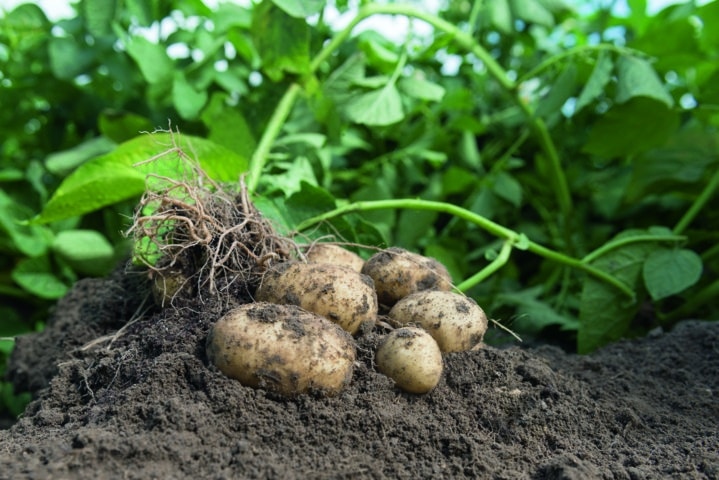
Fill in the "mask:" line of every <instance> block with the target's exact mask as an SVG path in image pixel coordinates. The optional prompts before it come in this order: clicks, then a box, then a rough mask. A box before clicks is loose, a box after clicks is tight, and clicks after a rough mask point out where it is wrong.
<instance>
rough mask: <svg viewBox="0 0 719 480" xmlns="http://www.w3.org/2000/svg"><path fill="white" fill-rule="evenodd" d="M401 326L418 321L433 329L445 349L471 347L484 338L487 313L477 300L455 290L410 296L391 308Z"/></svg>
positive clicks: (438, 341)
mask: <svg viewBox="0 0 719 480" xmlns="http://www.w3.org/2000/svg"><path fill="white" fill-rule="evenodd" d="M389 317H390V318H391V319H392V321H394V322H395V323H397V324H399V325H408V324H416V325H418V326H420V327H422V328H423V329H424V330H426V331H427V332H429V334H430V335H432V338H434V339H435V340H436V341H437V344H438V345H439V348H440V349H441V350H442V351H443V352H461V351H464V350H469V349H471V348H472V347H474V346H475V345H477V344H478V343H480V342H481V341H482V339H483V338H484V333H485V332H486V331H487V323H488V321H487V315H486V314H485V313H484V310H482V308H481V307H480V306H479V305H477V302H475V301H474V299H472V298H469V297H465V296H464V295H460V294H458V293H454V292H442V291H424V292H417V293H413V294H411V295H408V296H406V297H404V298H403V299H401V300H400V301H398V302H397V303H396V304H395V305H394V307H392V309H391V310H390V311H389Z"/></svg>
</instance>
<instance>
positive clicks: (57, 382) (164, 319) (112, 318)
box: [0, 272, 719, 479]
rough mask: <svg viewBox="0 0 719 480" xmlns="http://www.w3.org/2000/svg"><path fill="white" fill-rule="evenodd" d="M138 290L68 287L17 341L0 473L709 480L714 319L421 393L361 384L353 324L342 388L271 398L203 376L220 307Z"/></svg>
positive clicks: (363, 371) (503, 360) (718, 329)
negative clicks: (174, 304)
mask: <svg viewBox="0 0 719 480" xmlns="http://www.w3.org/2000/svg"><path fill="white" fill-rule="evenodd" d="M138 278H139V277H138V276H137V275H126V274H123V273H121V272H120V273H116V274H114V275H113V276H112V277H110V278H108V279H104V280H83V281H81V282H80V283H79V284H78V285H77V286H76V287H75V288H74V290H73V291H72V292H71V293H70V294H69V295H68V296H67V297H66V298H64V299H63V300H62V301H61V302H60V303H59V304H58V306H57V308H56V311H55V313H54V317H53V319H52V321H51V322H50V324H49V325H48V328H47V329H46V331H45V332H43V333H40V334H34V335H30V336H28V337H25V338H22V339H19V340H18V342H17V348H16V350H15V353H14V356H13V358H12V359H11V364H10V375H11V379H12V381H13V382H14V383H15V385H16V387H17V388H18V389H20V390H30V391H32V392H34V393H35V395H36V397H37V399H36V400H35V401H33V403H31V404H30V406H29V407H28V409H27V411H26V412H25V414H24V416H23V417H22V418H21V419H20V420H19V422H17V423H16V424H15V425H14V426H13V427H12V428H11V429H9V430H4V431H1V432H0V478H8V479H21V478H73V479H115V478H126V479H150V478H161V479H168V478H192V479H197V478H203V479H205V478H206V479H220V478H228V479H231V478H232V479H234V478H249V479H252V478H282V479H292V478H298V479H299V478H302V479H304V478H407V479H410V478H412V479H414V478H506V479H521V478H532V479H582V478H591V479H597V478H599V479H601V478H606V479H610V478H611V479H655V478H707V479H709V478H719V427H718V422H717V421H718V419H719V397H718V395H719V323H706V322H695V321H690V322H684V323H682V324H680V325H678V326H677V327H676V328H675V329H674V330H673V331H672V332H669V333H657V334H654V335H651V336H649V337H647V338H644V339H640V340H635V341H629V342H622V343H618V344H615V345H612V346H610V347H608V348H605V349H603V350H601V351H599V352H596V353H594V354H592V355H589V356H575V355H568V354H565V353H563V352H562V351H560V350H558V349H556V348H553V347H540V348H536V349H526V348H518V347H512V348H508V349H496V348H492V347H486V348H483V349H481V350H478V351H473V352H465V353H459V354H449V355H447V356H446V357H445V360H446V364H445V374H444V377H443V379H442V381H441V383H440V385H439V386H438V388H437V389H436V390H434V391H433V392H432V393H430V394H427V395H421V396H417V395H408V394H404V393H402V392H400V391H398V390H397V389H395V387H394V386H393V384H392V382H391V381H390V380H388V379H387V378H385V377H384V376H382V375H380V374H379V373H376V371H375V369H374V368H373V365H372V356H373V351H374V347H375V346H376V344H377V343H378V340H379V339H380V338H381V334H382V333H384V332H383V331H382V330H381V329H379V328H376V329H374V330H372V329H368V328H365V329H364V330H362V331H361V332H360V333H359V334H358V337H357V338H358V343H359V350H358V353H359V360H358V362H357V365H356V368H355V374H354V379H353V381H352V383H351V385H350V386H349V388H347V389H346V390H345V391H344V392H343V393H342V394H340V395H339V396H337V397H334V398H319V397H315V396H312V395H304V396H299V397H297V398H294V399H285V398H281V397H278V396H276V395H274V394H271V393H268V392H266V391H264V390H261V389H260V390H254V389H252V388H248V387H244V386H242V385H240V384H239V383H238V382H236V381H234V380H231V379H229V378H226V377H224V376H223V375H222V374H220V373H219V372H218V371H217V370H216V369H215V368H214V367H212V366H210V365H208V362H207V358H206V356H205V353H204V343H205V337H206V335H207V332H208V329H209V327H210V325H211V323H212V321H213V320H215V319H216V318H218V316H219V315H220V314H221V313H222V312H223V311H225V310H226V309H227V308H229V306H228V305H213V304H206V305H205V306H204V307H202V311H203V312H204V313H202V314H201V313H199V312H200V310H201V309H200V306H198V305H196V304H192V303H190V302H189V301H188V302H186V303H185V304H184V305H179V306H180V307H181V309H180V310H179V311H177V312H174V311H173V310H171V309H169V310H165V311H162V312H160V311H157V310H155V309H154V307H153V308H152V309H149V308H148V307H146V306H145V305H143V304H142V303H141V300H142V299H143V298H145V297H147V294H146V293H138V289H139V290H140V292H142V291H144V292H146V291H147V289H146V286H144V285H142V284H140V285H141V286H140V287H138V286H136V285H137V284H138V282H137V279H138ZM128 322H130V323H129V324H128ZM123 327H125V328H124V331H122V332H121V334H120V335H117V336H115V337H113V338H112V339H111V338H109V337H106V338H103V336H106V335H109V334H113V333H114V332H116V331H117V330H118V329H120V328H123ZM93 341H94V343H91V344H90V345H87V344H88V342H93ZM83 346H85V348H84V349H83V348H82V347H83Z"/></svg>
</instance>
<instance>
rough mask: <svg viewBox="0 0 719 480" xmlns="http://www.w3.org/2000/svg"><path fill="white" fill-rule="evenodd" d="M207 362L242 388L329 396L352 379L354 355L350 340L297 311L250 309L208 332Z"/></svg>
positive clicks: (252, 306) (318, 319) (238, 310)
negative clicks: (239, 383) (317, 393)
mask: <svg viewBox="0 0 719 480" xmlns="http://www.w3.org/2000/svg"><path fill="white" fill-rule="evenodd" d="M207 356H208V357H209V359H210V360H211V361H212V363H214V364H215V365H216V366H217V368H219V369H220V371H221V372H222V373H224V374H225V375H227V376H228V377H231V378H234V379H237V380H239V381H240V382H241V383H242V384H243V385H248V386H251V387H264V388H267V389H268V390H272V391H276V392H279V393H281V394H284V395H295V394H300V393H306V392H310V391H313V392H321V393H324V394H327V395H333V394H336V393H338V392H339V391H340V390H342V388H343V387H344V386H345V385H347V384H348V383H349V382H350V380H351V379H352V368H353V365H354V361H355V357H356V351H355V345H354V340H353V339H352V337H351V336H350V335H349V334H348V333H347V332H345V331H344V330H342V329H341V328H340V327H338V326H337V325H335V324H333V323H332V322H330V321H329V320H327V319H326V318H324V317H321V316H319V315H315V314H313V313H310V312H307V311H306V310H303V309H301V308H300V307H297V306H295V305H275V304H271V303H249V304H245V305H241V306H240V307H238V308H235V309H233V310H231V311H230V312H228V313H227V314H226V315H225V316H223V317H222V318H220V319H219V320H218V321H217V323H215V324H214V325H213V326H212V329H211V330H210V334H209V336H208V337H207Z"/></svg>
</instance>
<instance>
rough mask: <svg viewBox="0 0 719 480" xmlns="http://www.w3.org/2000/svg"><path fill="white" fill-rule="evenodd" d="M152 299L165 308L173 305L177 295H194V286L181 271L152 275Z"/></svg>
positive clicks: (166, 271) (168, 271)
mask: <svg viewBox="0 0 719 480" xmlns="http://www.w3.org/2000/svg"><path fill="white" fill-rule="evenodd" d="M151 278H152V280H151V281H152V298H153V299H154V300H155V303H156V304H157V305H158V306H160V307H162V308H165V307H167V306H169V305H170V304H172V300H173V299H174V298H175V296H177V295H190V294H192V290H193V288H192V285H190V283H189V280H188V278H187V277H186V276H185V274H183V273H182V272H181V271H178V270H165V271H162V272H153V274H152V277H151Z"/></svg>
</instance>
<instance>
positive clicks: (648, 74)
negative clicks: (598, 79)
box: [616, 56, 674, 118]
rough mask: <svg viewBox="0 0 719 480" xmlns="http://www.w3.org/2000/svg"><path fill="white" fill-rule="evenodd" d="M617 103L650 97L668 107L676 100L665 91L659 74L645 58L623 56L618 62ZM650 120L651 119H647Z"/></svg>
mask: <svg viewBox="0 0 719 480" xmlns="http://www.w3.org/2000/svg"><path fill="white" fill-rule="evenodd" d="M617 80H618V84H617V97H616V98H617V102H619V103H624V102H628V101H629V100H631V99H632V98H634V97H649V98H653V99H654V100H657V101H659V102H661V103H663V104H665V105H666V106H667V107H673V106H674V99H673V98H672V96H671V95H669V93H668V92H667V91H666V90H665V88H664V85H662V81H661V80H660V79H659V76H658V75H657V72H655V71H654V69H653V68H652V66H651V65H650V64H649V62H647V61H646V60H644V59H643V58H637V57H629V56H623V57H620V58H619V60H617ZM647 118H650V117H647Z"/></svg>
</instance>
